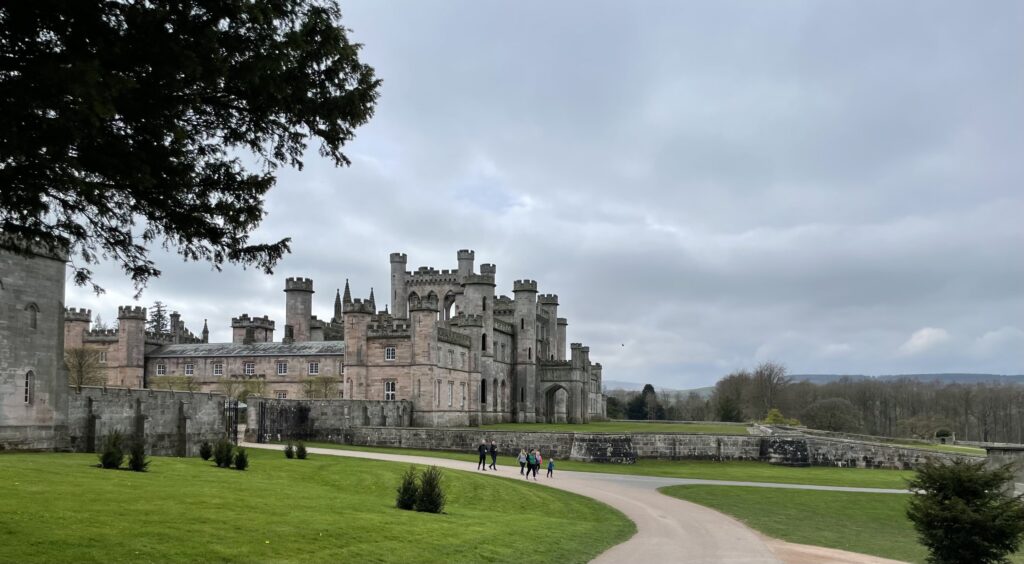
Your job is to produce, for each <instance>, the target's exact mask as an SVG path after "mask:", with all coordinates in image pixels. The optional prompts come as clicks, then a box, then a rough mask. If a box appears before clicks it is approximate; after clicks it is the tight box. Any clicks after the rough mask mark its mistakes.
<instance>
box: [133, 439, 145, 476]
mask: <svg viewBox="0 0 1024 564" xmlns="http://www.w3.org/2000/svg"><path fill="white" fill-rule="evenodd" d="M128 468H131V469H132V471H133V472H145V471H146V469H147V468H149V459H148V458H146V442H145V441H144V440H142V439H136V440H134V441H132V446H131V447H130V448H129V449H128Z"/></svg>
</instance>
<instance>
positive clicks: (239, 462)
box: [235, 447, 249, 470]
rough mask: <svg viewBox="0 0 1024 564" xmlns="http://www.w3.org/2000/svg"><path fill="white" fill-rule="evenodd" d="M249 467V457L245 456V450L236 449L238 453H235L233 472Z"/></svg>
mask: <svg viewBox="0 0 1024 564" xmlns="http://www.w3.org/2000/svg"><path fill="white" fill-rule="evenodd" d="M248 467H249V455H248V454H246V452H245V449H244V448H242V447H238V451H237V452H236V453H235V470H245V469H246V468H248Z"/></svg>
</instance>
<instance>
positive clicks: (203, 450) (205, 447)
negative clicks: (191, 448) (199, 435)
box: [199, 441, 213, 460]
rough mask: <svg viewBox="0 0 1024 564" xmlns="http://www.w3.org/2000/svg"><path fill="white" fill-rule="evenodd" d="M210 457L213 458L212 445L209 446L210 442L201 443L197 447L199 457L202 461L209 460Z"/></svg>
mask: <svg viewBox="0 0 1024 564" xmlns="http://www.w3.org/2000/svg"><path fill="white" fill-rule="evenodd" d="M211 456H213V445H211V444H210V441H203V443H202V444H201V445H199V457H200V458H202V459H203V460H209V459H210V457H211Z"/></svg>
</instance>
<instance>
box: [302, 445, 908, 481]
mask: <svg viewBox="0 0 1024 564" xmlns="http://www.w3.org/2000/svg"><path fill="white" fill-rule="evenodd" d="M309 446H317V447H322V448H336V449H341V450H357V451H363V452H385V453H390V454H408V455H412V456H433V457H435V458H448V459H452V460H465V461H466V468H467V469H469V470H472V469H473V468H474V467H475V466H476V461H477V455H476V452H472V453H469V452H466V453H462V452H451V451H442V450H416V449H408V448H387V447H362V446H352V445H337V444H331V443H309ZM541 454H543V453H541ZM498 464H499V465H503V466H515V465H516V464H517V463H516V462H515V461H514V460H513V459H512V458H511V457H508V456H499V457H498ZM555 464H556V468H557V470H575V471H579V472H605V473H608V474H635V475H641V476H662V477H666V478H700V479H705V480H739V481H748V482H777V483H782V484H810V485H820V486H850V487H859V488H904V487H906V480H907V479H908V478H910V477H911V476H912V475H913V472H910V471H901V470H867V469H858V468H825V467H820V466H815V467H810V468H790V467H787V466H773V465H771V464H767V463H764V462H746V461H736V462H713V461H704V460H638V461H637V462H636V464H604V463H600V462H577V461H574V460H557V461H556V462H555Z"/></svg>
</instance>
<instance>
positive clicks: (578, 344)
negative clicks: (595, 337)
mask: <svg viewBox="0 0 1024 564" xmlns="http://www.w3.org/2000/svg"><path fill="white" fill-rule="evenodd" d="M582 346H583V343H570V344H569V348H570V349H578V348H580V347H582Z"/></svg>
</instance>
